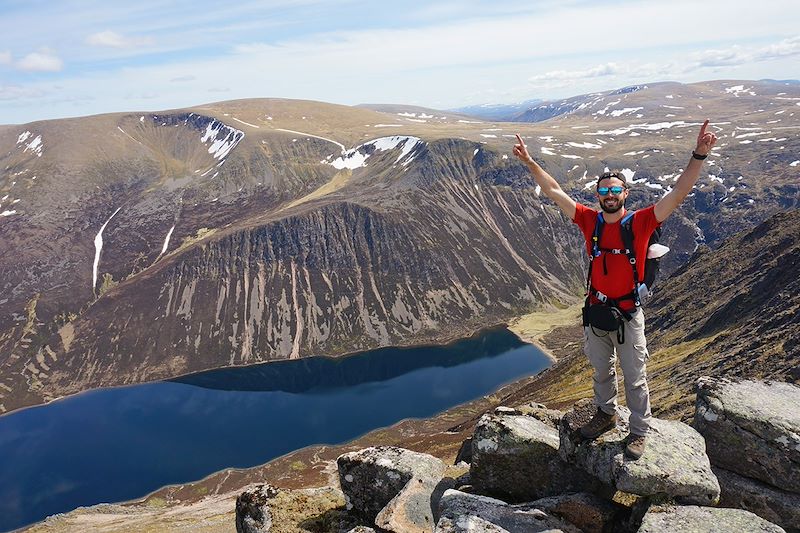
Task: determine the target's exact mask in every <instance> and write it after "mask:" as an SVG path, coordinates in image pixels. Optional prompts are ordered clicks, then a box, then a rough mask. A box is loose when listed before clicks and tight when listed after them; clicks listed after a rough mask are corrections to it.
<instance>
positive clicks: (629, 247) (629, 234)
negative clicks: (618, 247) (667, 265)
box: [619, 211, 642, 307]
mask: <svg viewBox="0 0 800 533" xmlns="http://www.w3.org/2000/svg"><path fill="white" fill-rule="evenodd" d="M635 214H636V211H631V212H629V213H625V216H624V217H622V220H620V228H619V229H620V233H621V234H622V244H623V246H625V255H627V256H628V261H630V263H631V267H632V268H633V285H634V289H633V299H634V303H635V304H636V307H639V306H640V305H641V301H640V299H639V285H640V284H641V282H642V276H640V275H639V270H640V269H639V265H637V264H636V249H635V248H634V247H633V215H635Z"/></svg>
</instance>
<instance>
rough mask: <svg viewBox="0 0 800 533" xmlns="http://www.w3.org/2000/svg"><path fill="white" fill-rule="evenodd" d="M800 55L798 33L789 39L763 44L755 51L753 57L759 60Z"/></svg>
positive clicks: (799, 37)
mask: <svg viewBox="0 0 800 533" xmlns="http://www.w3.org/2000/svg"><path fill="white" fill-rule="evenodd" d="M796 55H800V35H798V36H795V37H792V38H790V39H784V40H783V41H781V42H779V43H776V44H773V45H769V46H765V47H763V48H761V49H759V50H758V51H757V52H756V53H755V58H756V59H759V60H769V59H775V58H779V57H788V56H796Z"/></svg>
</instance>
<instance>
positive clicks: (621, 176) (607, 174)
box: [595, 170, 628, 189]
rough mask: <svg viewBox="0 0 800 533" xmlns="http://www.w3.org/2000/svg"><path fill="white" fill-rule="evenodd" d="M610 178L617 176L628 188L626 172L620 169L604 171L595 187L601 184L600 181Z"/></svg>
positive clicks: (598, 177)
mask: <svg viewBox="0 0 800 533" xmlns="http://www.w3.org/2000/svg"><path fill="white" fill-rule="evenodd" d="M608 178H617V179H618V180H620V181H621V182H622V185H623V186H624V187H625V188H626V189H627V188H628V180H626V179H625V174H623V173H622V172H620V171H618V170H613V171H611V172H603V173H602V174H600V175H599V176H597V183H595V187H597V186H599V185H600V182H601V181H603V180H605V179H608Z"/></svg>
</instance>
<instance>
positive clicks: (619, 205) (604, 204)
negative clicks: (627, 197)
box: [600, 198, 625, 213]
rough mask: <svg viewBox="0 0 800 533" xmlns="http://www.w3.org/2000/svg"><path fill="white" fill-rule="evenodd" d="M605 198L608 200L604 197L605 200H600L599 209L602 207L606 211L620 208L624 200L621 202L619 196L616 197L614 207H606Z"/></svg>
mask: <svg viewBox="0 0 800 533" xmlns="http://www.w3.org/2000/svg"><path fill="white" fill-rule="evenodd" d="M607 200H610V198H606V199H605V200H600V209H602V210H603V211H605V212H606V213H616V212H617V211H619V210H620V209H622V206H624V205H625V202H623V201H622V200H620V199H619V198H616V202H617V205H616V206H614V207H606V201H607Z"/></svg>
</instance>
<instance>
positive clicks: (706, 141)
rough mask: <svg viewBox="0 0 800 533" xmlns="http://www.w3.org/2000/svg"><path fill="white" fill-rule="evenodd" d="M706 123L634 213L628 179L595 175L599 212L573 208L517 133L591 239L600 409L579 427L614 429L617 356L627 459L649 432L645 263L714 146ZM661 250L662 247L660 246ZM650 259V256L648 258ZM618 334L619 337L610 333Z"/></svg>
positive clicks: (591, 322) (590, 305) (546, 188)
mask: <svg viewBox="0 0 800 533" xmlns="http://www.w3.org/2000/svg"><path fill="white" fill-rule="evenodd" d="M707 128H708V120H706V121H705V122H704V123H703V126H702V127H701V128H700V133H699V134H698V135H697V145H696V146H695V149H694V151H693V152H692V156H691V158H690V159H689V162H688V163H687V165H686V170H684V171H683V173H682V174H681V175H680V177H679V178H678V180H677V182H676V183H675V185H674V188H673V189H672V190H671V191H669V192H668V193H667V194H666V195H665V196H664V197H663V198H661V200H659V201H658V202H657V203H656V204H654V205H651V206H649V207H646V208H644V209H640V210H638V211H634V212H628V211H627V210H626V209H625V200H626V199H627V197H628V185H627V183H626V180H625V175H624V174H622V173H619V172H606V173H604V174H602V175H600V176H599V177H598V178H597V184H596V196H597V199H598V201H599V203H600V211H597V210H595V209H592V208H590V207H587V206H585V205H581V204H579V203H576V202H575V200H573V199H572V198H570V197H569V196H567V194H566V193H565V192H564V191H563V190H562V189H561V187H560V186H559V185H558V183H557V182H556V180H555V179H553V177H552V176H550V175H549V174H548V173H547V172H545V171H544V170H543V169H542V167H540V166H539V165H538V164H537V163H536V162H535V161H534V160H533V158H532V157H531V156H530V154H529V153H528V149H527V147H526V146H525V143H524V142H523V140H522V138H521V137H520V136H519V135H517V141H518V144H517V145H515V146H514V155H515V156H517V157H518V158H519V159H520V160H521V161H522V162H523V163H525V165H526V166H527V167H528V170H530V172H531V174H533V178H534V180H535V181H536V184H537V185H539V186H540V187H541V190H542V192H544V193H545V194H546V195H547V196H548V197H549V198H550V199H551V200H553V201H554V202H555V203H556V205H558V207H560V208H561V210H562V211H563V212H564V213H565V214H566V215H567V216H568V217H570V219H571V220H572V221H573V222H575V224H577V225H578V226H579V227H580V229H581V231H582V232H583V235H584V237H585V239H586V250H587V252H588V254H589V260H590V262H589V275H588V276H587V282H586V288H587V290H586V305H585V307H584V317H583V322H584V324H583V325H584V342H585V352H586V354H587V356H588V357H589V361H590V362H591V363H592V366H593V367H594V403H595V406H596V407H597V411H596V412H595V414H594V416H593V417H592V419H591V420H589V421H588V422H587V423H586V424H585V425H584V426H582V427H581V428H580V434H581V436H582V437H583V438H586V439H595V438H597V437H599V436H600V435H602V434H603V433H605V432H606V431H609V430H611V429H613V428H614V427H615V426H616V422H617V415H616V406H617V378H616V370H615V366H616V357H617V355H618V356H619V360H620V366H621V367H622V372H623V374H624V376H625V399H626V400H627V403H628V408H629V409H630V410H631V416H630V434H629V435H628V437H627V438H626V447H625V454H626V455H627V456H628V457H630V458H632V459H638V458H639V457H641V455H642V453H643V452H644V448H645V437H646V436H647V433H648V431H649V429H650V392H649V389H648V387H647V372H646V363H647V358H648V356H649V354H648V352H647V342H646V340H645V336H644V313H643V311H642V309H641V299H642V298H643V295H644V294H646V293H647V291H648V289H647V286H646V281H645V280H648V279H649V278H648V272H646V268H645V266H646V264H645V263H646V259H647V257H648V248H650V241H651V236H652V235H653V232H655V231H656V229H657V228H658V227H659V226H660V225H661V223H662V222H664V220H666V219H667V217H668V216H669V215H670V214H671V213H672V212H673V211H674V210H675V208H676V207H678V205H679V204H680V203H681V202H682V201H683V199H684V198H685V197H686V195H687V194H689V192H690V191H691V190H692V187H693V186H694V184H695V183H696V182H697V179H698V178H699V176H700V168H701V166H702V165H703V163H702V162H703V160H704V159H705V158H706V157H707V156H708V153H709V152H710V151H711V148H713V146H714V143H716V142H717V137H716V136H715V135H714V134H713V133H711V132H709V131H706V130H707ZM662 248H663V247H662ZM651 257H652V254H651ZM614 332H616V335H614V334H613V333H614Z"/></svg>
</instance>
